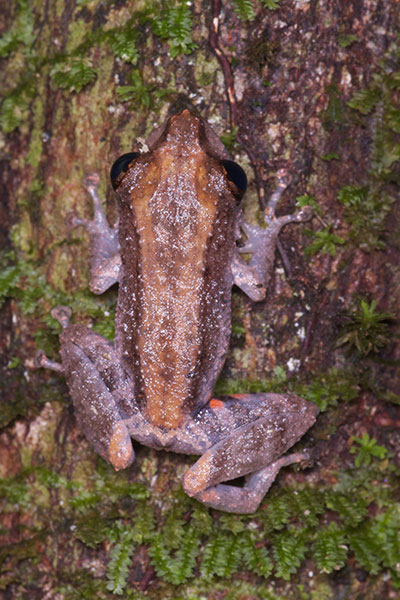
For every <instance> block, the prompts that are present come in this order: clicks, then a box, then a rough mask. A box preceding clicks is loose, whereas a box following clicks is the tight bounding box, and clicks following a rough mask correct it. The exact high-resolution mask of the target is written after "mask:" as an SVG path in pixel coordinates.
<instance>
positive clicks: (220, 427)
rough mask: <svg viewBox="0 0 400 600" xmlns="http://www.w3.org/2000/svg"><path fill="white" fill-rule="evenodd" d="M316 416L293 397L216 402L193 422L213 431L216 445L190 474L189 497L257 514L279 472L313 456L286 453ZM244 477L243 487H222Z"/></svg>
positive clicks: (245, 397)
mask: <svg viewBox="0 0 400 600" xmlns="http://www.w3.org/2000/svg"><path fill="white" fill-rule="evenodd" d="M317 412H318V409H317V407H316V406H315V405H314V404H312V403H309V402H306V401H305V400H302V399H301V398H298V397H297V396H294V395H290V394H289V395H280V394H254V395H247V394H246V395H240V396H235V397H233V396H231V397H229V398H228V399H227V400H225V401H221V400H215V399H213V400H211V401H210V402H209V404H208V405H207V406H206V407H205V408H204V409H202V411H200V412H199V414H198V415H197V416H196V417H195V419H194V420H195V421H196V425H198V426H202V428H203V431H204V430H205V431H206V432H207V430H208V432H207V433H208V435H209V438H210V440H211V444H210V446H209V448H208V449H207V450H206V451H205V452H204V454H203V455H202V456H201V457H200V458H199V460H198V461H197V462H196V463H195V464H194V465H193V467H191V468H190V469H189V471H187V473H186V474H185V477H184V482H183V486H184V489H185V491H186V493H187V494H189V496H193V497H195V498H196V499H197V500H199V501H200V502H203V503H204V504H206V505H207V506H211V507H213V508H217V509H219V510H224V511H227V512H235V513H252V512H254V511H255V510H256V509H257V507H258V505H259V504H260V502H261V500H262V498H263V496H264V495H265V493H266V492H267V490H268V489H269V487H270V486H271V484H272V482H273V481H274V479H275V477H276V476H277V474H278V472H279V470H280V469H281V468H282V467H284V466H287V465H289V464H292V463H295V462H299V461H302V460H305V459H307V458H308V455H307V453H306V452H300V453H295V454H291V455H287V456H282V454H284V453H285V452H286V451H287V450H288V449H289V448H290V447H291V446H293V444H295V443H296V442H297V441H298V440H299V439H300V438H301V436H302V435H303V434H304V433H305V432H306V431H307V429H309V427H311V425H313V423H314V422H315V417H316V414H317ZM211 413H212V414H211ZM241 476H246V479H245V484H244V486H243V487H242V488H240V487H237V486H234V485H229V484H223V483H222V482H226V481H230V480H232V479H236V478H238V477H241Z"/></svg>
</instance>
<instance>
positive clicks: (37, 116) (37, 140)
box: [26, 95, 44, 168]
mask: <svg viewBox="0 0 400 600" xmlns="http://www.w3.org/2000/svg"><path fill="white" fill-rule="evenodd" d="M32 112H33V115H34V118H33V130H32V131H31V136H30V140H29V150H28V153H27V155H26V160H27V161H28V163H29V164H31V165H32V166H33V167H35V168H36V167H38V166H39V162H40V159H41V156H42V147H43V131H42V128H43V125H44V114H43V101H42V98H41V96H40V95H38V96H37V98H36V99H35V101H34V106H33V110H32Z"/></svg>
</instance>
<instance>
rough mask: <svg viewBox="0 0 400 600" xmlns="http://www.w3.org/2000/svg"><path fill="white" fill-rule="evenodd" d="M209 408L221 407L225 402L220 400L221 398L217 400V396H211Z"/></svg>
mask: <svg viewBox="0 0 400 600" xmlns="http://www.w3.org/2000/svg"><path fill="white" fill-rule="evenodd" d="M209 404H210V408H223V407H224V405H225V403H224V402H222V400H217V398H211V400H210V402H209Z"/></svg>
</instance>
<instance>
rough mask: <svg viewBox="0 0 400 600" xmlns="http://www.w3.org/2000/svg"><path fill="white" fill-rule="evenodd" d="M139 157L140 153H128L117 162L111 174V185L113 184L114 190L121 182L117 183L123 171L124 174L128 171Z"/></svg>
mask: <svg viewBox="0 0 400 600" xmlns="http://www.w3.org/2000/svg"><path fill="white" fill-rule="evenodd" d="M138 156H140V152H127V153H126V154H123V155H122V156H120V157H119V158H117V160H116V161H115V163H114V164H113V166H112V167H111V172H110V177H111V184H112V186H113V188H114V190H115V188H116V187H117V186H118V183H119V181H117V178H118V175H120V174H121V173H122V171H124V172H125V171H127V169H128V167H129V165H130V163H131V162H132V161H133V160H134V159H135V158H137V157H138Z"/></svg>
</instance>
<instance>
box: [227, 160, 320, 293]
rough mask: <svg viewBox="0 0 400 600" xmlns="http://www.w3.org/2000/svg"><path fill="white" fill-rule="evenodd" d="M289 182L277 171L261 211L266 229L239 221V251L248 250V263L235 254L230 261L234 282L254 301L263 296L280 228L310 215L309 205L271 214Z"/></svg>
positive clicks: (283, 173)
mask: <svg viewBox="0 0 400 600" xmlns="http://www.w3.org/2000/svg"><path fill="white" fill-rule="evenodd" d="M289 183H290V177H289V175H288V173H287V171H286V170H285V169H281V170H280V171H278V182H277V185H276V188H275V190H274V192H273V194H272V196H271V198H270V200H269V202H268V205H267V208H266V209H265V213H264V220H265V223H266V225H267V226H266V228H265V229H263V228H262V227H259V226H258V225H249V224H247V223H242V225H241V228H242V229H243V231H244V233H245V234H246V236H247V240H246V243H245V245H244V246H242V247H241V248H239V252H241V253H250V254H251V258H250V261H249V263H245V262H244V261H243V260H242V259H241V258H240V257H239V254H236V256H235V257H234V260H233V263H232V273H233V279H234V283H235V284H236V285H237V286H238V287H240V288H241V289H242V290H243V291H244V292H245V293H246V294H247V295H248V296H249V297H250V298H251V299H252V300H254V301H255V302H258V301H260V300H262V299H263V298H264V297H265V293H266V289H267V287H268V284H269V280H270V277H271V272H272V268H273V264H274V258H275V246H276V244H277V240H278V235H279V232H280V231H281V229H282V227H284V226H285V225H287V224H288V223H301V222H303V221H307V220H308V219H310V218H311V216H312V211H311V208H310V207H308V206H305V207H304V208H302V209H301V210H300V211H299V212H297V213H295V214H293V215H283V216H281V217H276V216H275V209H276V206H277V204H278V202H279V200H280V198H281V196H282V193H283V192H284V190H285V189H286V188H287V187H288V185H289Z"/></svg>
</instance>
